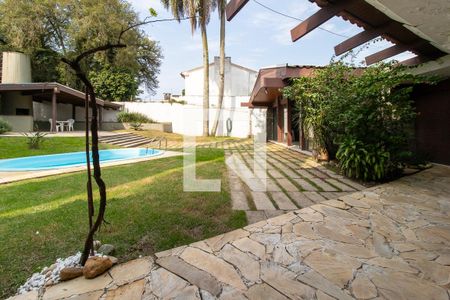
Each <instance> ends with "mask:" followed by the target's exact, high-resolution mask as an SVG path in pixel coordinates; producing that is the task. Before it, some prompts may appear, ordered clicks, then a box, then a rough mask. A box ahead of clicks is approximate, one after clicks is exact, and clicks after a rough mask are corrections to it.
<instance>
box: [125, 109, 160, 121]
mask: <svg viewBox="0 0 450 300" xmlns="http://www.w3.org/2000/svg"><path fill="white" fill-rule="evenodd" d="M117 121H119V122H121V123H154V121H153V120H152V119H150V118H148V117H147V116H146V115H144V114H141V113H137V112H127V111H121V112H119V113H118V114H117Z"/></svg>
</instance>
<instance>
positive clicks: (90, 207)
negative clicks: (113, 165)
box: [84, 89, 94, 255]
mask: <svg viewBox="0 0 450 300" xmlns="http://www.w3.org/2000/svg"><path fill="white" fill-rule="evenodd" d="M84 106H85V127H86V128H85V136H86V141H85V143H86V166H87V176H88V180H87V186H86V188H87V196H88V214H89V229H91V228H92V218H93V217H94V196H93V193H92V175H91V156H90V141H89V93H88V91H87V89H86V98H85V101H84ZM91 255H94V241H92V248H91Z"/></svg>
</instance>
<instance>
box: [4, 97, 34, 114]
mask: <svg viewBox="0 0 450 300" xmlns="http://www.w3.org/2000/svg"><path fill="white" fill-rule="evenodd" d="M17 109H28V111H29V115H33V99H32V97H31V96H23V95H22V94H21V93H20V92H9V93H3V94H2V95H1V96H0V114H2V115H16V110H17Z"/></svg>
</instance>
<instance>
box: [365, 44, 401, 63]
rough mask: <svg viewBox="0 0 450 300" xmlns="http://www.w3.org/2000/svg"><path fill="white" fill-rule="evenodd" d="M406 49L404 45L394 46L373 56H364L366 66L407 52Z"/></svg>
mask: <svg viewBox="0 0 450 300" xmlns="http://www.w3.org/2000/svg"><path fill="white" fill-rule="evenodd" d="M408 49H409V48H408V47H407V46H405V45H394V46H392V47H389V48H386V49H383V50H381V51H378V52H376V53H374V54H371V55H369V56H366V59H365V60H366V65H368V66H370V65H373V64H375V63H377V62H379V61H382V60H384V59H386V58H389V57H392V56H394V55H397V54H400V53H402V52H405V51H408Z"/></svg>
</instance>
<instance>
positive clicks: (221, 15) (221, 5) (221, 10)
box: [211, 0, 227, 136]
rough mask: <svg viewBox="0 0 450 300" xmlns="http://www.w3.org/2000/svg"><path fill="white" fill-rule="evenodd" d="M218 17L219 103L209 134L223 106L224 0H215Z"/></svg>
mask: <svg viewBox="0 0 450 300" xmlns="http://www.w3.org/2000/svg"><path fill="white" fill-rule="evenodd" d="M216 1H217V6H218V11H219V18H220V67H219V103H218V105H217V106H218V107H217V113H216V119H215V121H214V125H213V128H212V131H211V135H213V136H215V135H216V134H217V127H218V126H219V119H220V113H221V111H222V106H223V95H224V90H225V7H226V5H227V3H226V0H216Z"/></svg>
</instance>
